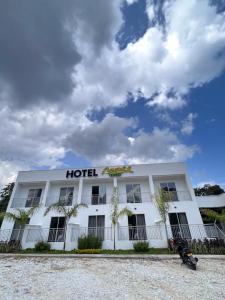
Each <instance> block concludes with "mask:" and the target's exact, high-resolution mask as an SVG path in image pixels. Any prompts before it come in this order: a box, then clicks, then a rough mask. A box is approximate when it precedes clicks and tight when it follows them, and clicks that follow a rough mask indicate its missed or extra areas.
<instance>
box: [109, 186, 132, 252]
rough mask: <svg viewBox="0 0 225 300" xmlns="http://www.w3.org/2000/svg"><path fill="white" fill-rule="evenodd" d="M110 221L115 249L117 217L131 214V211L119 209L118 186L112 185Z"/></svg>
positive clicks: (126, 208) (125, 208)
mask: <svg viewBox="0 0 225 300" xmlns="http://www.w3.org/2000/svg"><path fill="white" fill-rule="evenodd" d="M111 205H112V208H111V221H112V225H113V231H114V234H113V245H114V250H116V236H115V232H116V226H117V224H118V222H119V219H120V218H121V217H123V216H132V215H133V212H132V211H131V210H130V209H129V208H128V207H124V208H123V209H121V210H119V194H118V188H116V187H114V189H113V194H112V199H111Z"/></svg>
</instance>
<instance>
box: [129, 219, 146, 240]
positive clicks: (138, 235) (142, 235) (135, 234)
mask: <svg viewBox="0 0 225 300" xmlns="http://www.w3.org/2000/svg"><path fill="white" fill-rule="evenodd" d="M128 226H129V240H146V239H147V234H146V226H145V215H144V214H138V215H132V216H128Z"/></svg>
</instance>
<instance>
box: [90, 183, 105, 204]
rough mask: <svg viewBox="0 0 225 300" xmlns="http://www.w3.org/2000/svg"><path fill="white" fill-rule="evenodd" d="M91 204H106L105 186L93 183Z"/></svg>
mask: <svg viewBox="0 0 225 300" xmlns="http://www.w3.org/2000/svg"><path fill="white" fill-rule="evenodd" d="M91 204H92V205H97V204H106V186H105V185H100V186H99V185H94V186H92V194H91Z"/></svg>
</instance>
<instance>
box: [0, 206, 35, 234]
mask: <svg viewBox="0 0 225 300" xmlns="http://www.w3.org/2000/svg"><path fill="white" fill-rule="evenodd" d="M38 209H39V206H33V207H30V208H29V209H21V208H17V209H15V211H14V212H2V213H0V219H1V218H2V219H4V218H5V219H6V220H9V221H13V222H15V224H17V225H19V226H20V228H19V230H18V235H17V236H20V234H21V232H22V230H24V227H25V225H26V224H27V223H28V221H29V219H30V218H31V217H32V216H33V215H34V214H35V213H36V211H37V210H38Z"/></svg>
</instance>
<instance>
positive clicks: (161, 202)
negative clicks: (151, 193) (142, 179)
mask: <svg viewBox="0 0 225 300" xmlns="http://www.w3.org/2000/svg"><path fill="white" fill-rule="evenodd" d="M169 193H170V192H165V191H164V190H162V189H159V190H158V193H157V195H156V196H155V200H156V201H155V202H156V206H157V208H158V211H159V214H160V217H161V219H162V222H163V224H164V226H165V231H166V240H167V245H168V239H169V236H168V231H167V226H166V219H167V215H168V211H169V201H170V199H171V197H170V196H171V195H170V194H169Z"/></svg>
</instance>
